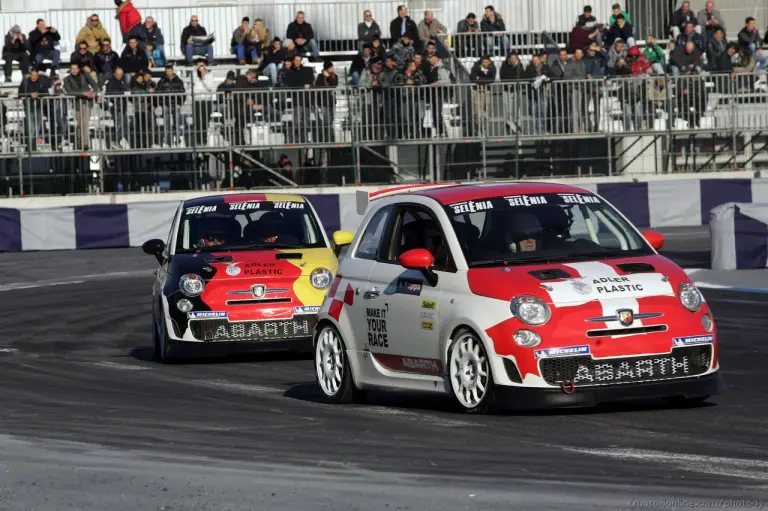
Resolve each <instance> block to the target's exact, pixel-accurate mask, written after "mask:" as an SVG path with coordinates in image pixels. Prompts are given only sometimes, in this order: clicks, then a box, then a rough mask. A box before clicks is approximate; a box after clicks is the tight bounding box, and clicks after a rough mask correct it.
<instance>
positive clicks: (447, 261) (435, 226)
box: [387, 207, 455, 271]
mask: <svg viewBox="0 0 768 511" xmlns="http://www.w3.org/2000/svg"><path fill="white" fill-rule="evenodd" d="M415 248H424V249H427V250H429V251H430V252H431V253H432V255H433V257H434V261H435V262H434V265H433V266H432V269H433V270H436V271H454V270H455V264H454V262H453V258H452V257H451V253H450V250H449V249H448V243H447V242H446V240H445V236H443V231H442V229H441V228H440V224H439V222H438V221H437V219H436V218H435V217H434V216H432V214H431V213H429V212H428V211H426V210H425V209H423V208H418V207H406V208H404V209H401V210H400V216H399V222H397V229H396V232H395V233H394V236H393V237H392V246H391V248H390V250H389V257H388V258H387V259H388V261H387V262H390V263H395V264H396V261H397V259H398V258H399V257H400V256H401V255H402V254H403V253H404V252H407V251H408V250H413V249H415Z"/></svg>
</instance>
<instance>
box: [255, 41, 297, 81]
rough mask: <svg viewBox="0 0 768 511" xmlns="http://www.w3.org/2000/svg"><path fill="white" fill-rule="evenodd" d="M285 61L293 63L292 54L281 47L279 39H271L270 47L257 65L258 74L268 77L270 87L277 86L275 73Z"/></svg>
mask: <svg viewBox="0 0 768 511" xmlns="http://www.w3.org/2000/svg"><path fill="white" fill-rule="evenodd" d="M286 60H290V61H291V62H292V61H293V52H292V51H290V50H289V49H288V48H284V47H283V43H282V41H280V38H279V37H275V38H274V39H272V46H270V47H269V48H268V49H267V50H266V51H265V52H264V57H263V58H262V60H261V64H259V73H262V74H264V75H266V76H268V77H269V82H270V84H271V85H272V86H275V85H277V72H278V71H279V70H280V68H281V67H282V66H283V62H285V61H286Z"/></svg>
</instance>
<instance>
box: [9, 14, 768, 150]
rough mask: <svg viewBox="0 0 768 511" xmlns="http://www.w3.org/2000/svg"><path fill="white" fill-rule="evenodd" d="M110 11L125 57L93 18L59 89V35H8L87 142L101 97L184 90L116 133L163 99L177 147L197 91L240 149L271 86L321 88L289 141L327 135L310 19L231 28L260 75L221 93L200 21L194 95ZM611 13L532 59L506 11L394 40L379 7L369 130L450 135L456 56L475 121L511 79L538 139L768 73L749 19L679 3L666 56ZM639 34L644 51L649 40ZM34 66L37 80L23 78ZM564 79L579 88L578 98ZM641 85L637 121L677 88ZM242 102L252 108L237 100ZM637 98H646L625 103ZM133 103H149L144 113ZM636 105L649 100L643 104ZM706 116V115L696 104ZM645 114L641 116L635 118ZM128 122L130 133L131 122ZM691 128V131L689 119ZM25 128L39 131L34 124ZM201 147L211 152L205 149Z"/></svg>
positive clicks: (358, 83) (300, 102)
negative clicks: (72, 101)
mask: <svg viewBox="0 0 768 511" xmlns="http://www.w3.org/2000/svg"><path fill="white" fill-rule="evenodd" d="M115 5H116V18H117V19H119V20H120V29H121V36H122V42H123V43H125V48H124V49H123V50H122V52H121V53H120V54H118V53H117V52H116V51H115V50H114V49H113V45H112V41H111V37H110V34H108V33H107V31H106V30H105V29H104V27H103V25H102V23H101V21H100V19H99V17H98V16H97V15H95V14H94V15H92V16H90V17H89V19H88V20H87V23H86V25H85V26H84V27H83V28H82V29H81V30H80V32H79V34H78V35H77V38H76V39H77V46H78V47H77V49H76V50H75V52H73V53H72V55H71V57H70V75H69V76H67V78H66V79H65V80H63V81H60V80H58V79H57V77H56V69H57V66H58V63H59V59H60V54H59V50H58V49H57V46H58V41H59V40H60V39H61V35H60V34H59V33H58V31H57V30H56V28H55V27H49V26H47V25H46V23H45V21H44V20H38V23H37V26H36V28H35V29H34V30H32V31H31V32H30V33H29V35H28V36H25V35H24V34H23V33H22V31H21V29H20V28H19V27H18V26H14V27H12V28H11V30H10V31H9V32H8V34H7V35H6V37H5V45H4V47H3V58H4V60H5V63H6V65H5V75H6V80H8V79H9V76H10V73H11V65H12V63H13V62H18V63H19V67H20V68H21V70H22V73H23V74H24V75H25V78H24V80H23V82H22V84H21V86H20V87H19V94H20V95H21V96H22V97H25V98H28V99H29V100H30V101H33V100H34V101H39V100H40V98H41V96H44V95H47V94H48V91H47V90H44V87H42V86H41V85H40V84H41V83H47V82H46V81H47V80H50V88H49V89H50V91H52V92H54V91H55V90H63V91H64V92H65V93H67V94H70V95H73V96H77V97H78V102H77V103H76V105H79V106H78V107H77V116H76V119H77V124H78V137H79V138H80V139H81V142H83V144H85V145H87V140H85V138H87V137H85V135H84V134H85V133H87V132H88V119H89V117H90V112H91V110H90V109H89V108H90V106H89V105H92V103H93V100H94V98H95V97H96V95H99V94H106V96H107V97H109V96H114V95H120V96H126V95H129V96H131V97H133V96H139V97H142V98H143V97H144V96H146V95H148V94H150V95H151V94H154V95H155V98H158V97H160V96H161V95H163V94H170V93H173V94H175V96H174V98H175V99H173V100H172V101H171V100H160V99H153V100H151V101H150V100H145V99H141V100H139V101H138V103H134V108H135V111H136V112H138V113H137V114H135V116H134V118H133V120H132V121H130V120H128V116H127V115H125V114H124V112H121V110H120V108H121V107H120V106H119V105H121V104H122V105H125V104H126V102H125V101H117V102H113V103H112V104H113V105H118V106H113V107H111V109H112V110H111V113H112V114H113V116H114V117H115V118H116V119H118V118H119V122H116V125H117V128H116V132H118V131H120V130H136V129H137V127H138V126H141V127H142V129H143V128H147V130H149V132H153V130H154V128H153V126H154V125H153V123H154V122H155V118H154V115H152V113H151V109H152V108H154V107H155V106H157V105H158V104H162V103H163V101H166V102H168V101H171V103H173V102H177V103H175V104H172V105H171V106H172V108H165V109H163V111H164V113H163V119H164V122H163V123H162V125H163V126H164V131H165V134H164V135H163V136H162V137H160V139H159V140H158V141H157V142H159V143H161V144H162V143H166V144H170V143H177V141H178V140H180V139H183V138H185V137H186V139H187V140H186V142H187V143H188V138H189V137H188V135H184V133H183V132H184V124H185V121H184V120H182V118H181V113H180V108H178V107H180V106H182V104H184V103H186V102H187V99H186V96H185V94H187V93H189V92H192V93H193V94H194V96H195V101H194V105H195V107H194V122H193V126H194V129H193V132H194V133H197V134H198V135H197V136H198V137H200V136H204V134H205V133H206V130H207V125H208V122H209V118H210V113H211V112H213V111H214V109H216V110H218V111H220V112H221V113H228V115H230V116H231V118H232V119H234V121H235V126H236V130H235V137H237V138H238V140H237V141H236V142H237V143H242V140H241V137H242V132H243V128H244V127H245V126H246V125H247V124H249V123H250V122H252V121H253V120H254V119H260V120H264V121H269V122H277V121H279V120H280V119H281V113H282V111H283V110H284V109H285V108H286V104H285V102H284V101H282V100H275V99H274V96H275V95H274V94H269V92H270V91H273V90H291V91H298V90H301V91H303V92H306V91H307V90H308V89H311V90H315V89H317V91H316V92H311V93H303V94H298V93H297V94H296V95H294V96H293V98H292V100H291V107H292V111H293V123H292V124H293V128H292V136H291V141H292V142H303V141H306V136H307V133H308V129H307V128H305V127H303V126H304V125H308V124H309V123H308V119H310V115H309V113H310V111H311V110H313V109H316V111H315V113H316V119H319V120H320V122H321V123H322V124H323V125H324V126H326V127H328V126H330V125H331V124H332V123H333V121H334V113H335V103H336V96H335V93H334V92H333V91H332V89H335V88H336V87H337V86H338V85H339V78H338V76H337V74H336V73H335V70H334V66H333V64H332V63H331V62H330V61H327V62H325V63H324V64H323V69H322V71H321V72H319V73H316V72H315V70H314V68H312V67H309V66H305V65H304V58H305V57H307V58H310V59H311V60H313V61H316V60H317V59H319V55H320V52H319V45H318V42H317V38H316V36H315V32H314V29H313V27H312V25H311V24H310V23H309V22H308V21H306V20H305V15H304V13H303V12H301V11H299V12H297V13H296V17H295V19H294V21H292V22H291V23H290V24H289V25H288V27H287V29H286V32H285V38H284V39H281V38H280V37H272V36H271V35H270V30H269V28H268V27H267V23H266V22H265V20H263V19H261V18H257V19H255V20H254V21H253V23H251V20H250V18H249V17H245V18H243V19H242V20H241V24H240V26H238V27H236V28H235V29H234V32H233V34H232V38H231V41H230V42H229V47H230V49H231V53H232V55H233V56H234V57H235V58H236V60H237V62H238V63H239V64H243V65H250V66H251V70H249V71H248V72H247V73H246V74H245V75H243V76H240V77H237V76H235V74H234V73H230V74H228V75H227V79H226V80H225V81H224V82H223V83H221V84H220V85H218V86H217V85H216V84H215V83H214V81H213V79H212V74H211V72H210V70H209V69H208V67H209V66H211V65H213V64H214V61H213V55H214V52H213V44H214V42H215V37H213V36H212V35H209V34H208V32H207V30H206V29H205V27H204V26H202V25H201V24H200V20H199V19H198V17H197V16H196V15H193V16H192V17H191V18H190V22H189V25H188V26H187V27H185V28H184V30H183V32H182V34H181V40H180V48H181V49H182V51H183V53H184V55H185V58H186V63H187V64H188V65H194V62H195V57H198V56H199V57H204V58H205V59H206V63H201V64H200V65H199V66H198V67H197V69H196V72H195V76H194V77H193V79H192V86H191V89H192V90H191V91H189V90H187V88H189V85H187V86H186V88H185V84H184V81H183V80H181V79H180V78H179V77H178V76H176V74H175V72H174V68H173V66H172V64H170V63H169V62H167V60H166V57H165V53H164V39H163V35H162V31H161V29H160V28H159V27H158V26H157V24H156V23H155V22H154V20H153V19H152V18H151V17H147V18H146V19H144V21H142V18H141V16H140V14H139V12H138V11H137V10H136V8H135V7H134V6H133V5H132V3H131V0H115ZM604 14H605V15H608V18H607V21H600V20H599V19H598V17H597V16H596V15H595V13H593V11H592V8H591V7H590V6H585V7H584V9H583V12H582V14H581V15H579V16H578V18H577V20H576V22H575V25H574V27H573V30H572V31H571V33H570V37H569V39H568V43H567V45H566V48H563V49H557V50H555V51H554V52H553V51H551V50H550V51H545V50H537V51H533V52H531V53H529V54H527V55H523V54H520V53H518V52H517V51H515V49H513V48H512V44H511V38H510V36H509V34H507V33H506V30H507V29H506V26H505V23H504V16H503V15H502V14H501V13H499V12H497V11H496V10H495V9H494V7H493V6H491V5H489V6H486V7H485V9H484V11H483V16H482V18H481V20H480V21H479V22H478V21H477V16H476V15H475V14H474V13H471V12H470V13H469V14H467V16H466V17H465V18H464V19H463V20H461V21H459V22H458V24H457V26H456V30H455V32H454V33H453V34H451V32H450V31H449V30H448V29H447V28H446V26H445V25H444V24H443V23H442V22H441V21H440V20H438V19H437V18H436V16H435V14H434V12H432V11H430V10H427V11H425V12H424V13H423V19H421V20H420V21H419V22H418V23H416V22H415V21H414V20H413V19H412V18H411V17H410V16H409V12H408V8H407V7H406V6H404V5H403V6H399V7H398V10H397V16H396V17H395V18H394V19H393V20H392V21H391V22H390V23H389V31H388V32H382V29H381V26H380V25H379V23H377V22H376V20H375V19H374V16H373V13H372V11H371V10H365V11H364V13H363V21H362V22H361V23H360V24H359V25H358V27H357V35H358V44H359V53H358V54H357V55H356V56H355V57H354V58H353V60H352V62H351V65H350V67H349V73H348V75H349V76H348V78H349V84H350V85H351V86H352V87H354V90H355V91H358V92H360V93H361V94H360V97H361V98H362V101H363V108H362V113H363V116H364V118H365V122H364V125H368V126H377V127H378V128H377V129H379V128H380V129H381V130H382V131H383V132H384V133H383V135H382V136H387V137H392V136H405V135H407V133H404V132H403V131H402V130H401V128H399V127H398V126H399V125H401V124H403V125H412V124H418V125H423V124H424V119H425V117H426V111H427V110H431V116H432V118H431V121H432V122H431V126H433V127H434V128H437V129H438V131H439V132H442V131H443V129H444V126H443V124H444V123H443V119H442V105H443V104H444V103H445V102H446V101H447V100H448V99H450V98H449V91H447V89H446V88H445V87H443V86H446V85H449V84H451V83H455V82H456V81H457V77H456V76H455V75H454V74H453V73H452V72H451V65H450V64H451V63H450V62H448V59H449V58H450V55H451V49H453V51H454V52H455V55H456V56H458V57H462V58H470V59H473V60H474V59H477V60H476V61H474V63H473V64H472V65H471V71H470V72H469V81H470V82H471V83H472V84H474V88H473V90H472V96H471V112H472V115H471V117H472V119H474V120H480V119H481V118H483V117H484V116H488V115H489V112H491V110H492V109H493V108H494V105H493V98H492V97H491V96H492V95H491V94H490V93H489V90H490V88H489V86H490V85H491V84H494V83H496V82H500V81H501V82H506V83H510V84H515V85H514V87H515V89H514V90H515V93H514V94H513V96H512V97H511V99H509V101H510V102H511V103H512V105H513V106H512V107H511V108H510V107H509V105H504V106H503V107H502V108H501V110H503V111H504V112H507V111H512V112H514V113H513V115H515V116H516V115H530V116H531V117H532V118H533V122H534V130H535V132H537V133H542V134H544V133H548V132H550V131H552V130H553V129H555V128H554V126H553V124H554V123H555V122H560V123H564V124H565V125H567V126H568V127H567V128H560V129H565V130H571V129H573V130H574V131H584V130H597V129H599V126H598V121H597V119H598V116H599V113H598V110H599V104H600V100H599V98H600V94H601V93H602V92H601V91H602V85H603V84H604V83H605V80H606V79H621V78H625V77H637V76H642V77H648V78H653V77H657V78H659V77H663V76H666V75H669V76H672V77H681V76H690V75H705V74H708V73H709V74H722V75H729V76H731V77H735V76H736V75H738V74H743V73H749V72H752V71H754V70H756V69H757V70H763V69H765V67H766V66H768V56H765V55H763V52H762V46H763V44H766V43H768V36H766V39H763V38H761V37H760V33H759V30H758V27H757V25H756V21H755V19H753V18H747V20H746V21H745V26H744V28H743V29H742V30H741V31H740V32H739V33H738V37H737V38H736V39H735V40H732V41H728V40H727V39H726V37H725V26H724V20H723V17H722V15H721V14H720V12H719V11H718V10H717V9H716V8H715V4H714V2H713V1H709V2H707V3H706V6H705V7H704V8H703V9H702V10H701V11H699V12H698V13H694V12H693V11H692V10H691V8H690V2H689V1H687V0H685V1H683V2H682V3H681V5H680V8H679V9H678V10H676V11H675V12H674V13H673V15H672V18H671V26H670V27H669V30H668V33H667V34H665V35H664V36H663V37H665V38H666V37H668V38H669V41H670V45H669V46H668V48H670V51H669V52H668V53H665V52H664V51H663V50H662V47H661V46H660V45H659V44H658V43H657V41H656V39H655V38H654V36H653V34H636V33H635V29H634V27H633V24H632V17H631V13H629V12H627V11H626V10H625V9H624V8H623V7H622V6H621V5H620V4H618V3H617V4H614V5H613V6H612V12H611V13H604ZM385 26H386V25H385ZM643 35H645V37H644V44H640V42H642V41H643ZM498 53H501V54H502V55H504V56H505V58H504V59H503V61H502V62H501V63H500V66H499V68H500V69H498V71H497V64H496V63H494V60H493V59H492V58H491V56H492V55H496V54H498ZM667 55H668V56H667ZM46 60H48V61H50V62H51V63H52V68H51V76H50V79H49V78H48V77H45V75H41V74H40V72H39V71H40V69H41V68H42V67H43V63H44V61H46ZM30 67H31V69H32V71H31V72H29V71H28V70H29V68H30ZM152 67H165V69H166V72H165V76H163V77H162V78H160V80H159V81H157V82H155V81H154V80H153V79H152V76H151V73H150V72H149V69H150V68H152ZM260 77H262V78H263V79H260ZM569 80H579V81H581V82H582V83H581V84H580V85H579V86H578V87H575V88H573V89H569V87H570V85H568V83H567V81H569ZM637 83H638V84H639V85H638V84H633V85H620V89H621V92H620V95H619V97H620V98H621V99H622V102H623V103H625V104H626V105H629V106H628V107H627V108H628V111H629V112H630V114H628V115H630V117H631V116H637V117H638V118H640V117H643V115H645V113H646V109H647V104H648V103H652V101H653V98H655V97H666V91H663V90H659V89H660V88H661V89H663V87H664V84H665V83H668V82H666V81H665V80H649V81H648V83H640V82H637ZM691 83H693V82H692V81H690V80H687V81H686V80H681V81H680V85H679V86H677V85H676V87H678V89H677V90H676V93H677V96H679V97H684V98H687V99H690V98H692V97H695V98H696V100H695V101H696V103H697V105H698V104H699V103H700V102H701V97H703V94H704V92H703V91H704V88H703V86H701V87H699V86H698V85H696V86H695V87H694V86H691ZM420 85H429V86H431V89H432V90H431V91H426V92H423V91H422V92H418V93H417V92H408V91H407V90H405V89H403V88H404V87H409V86H420ZM41 87H42V88H41ZM56 87H59V89H56ZM505 90H512V89H505ZM237 91H243V94H234V95H233V94H232V93H233V92H237ZM233 97H234V98H244V99H243V101H239V100H238V101H237V102H233V101H234V100H233V99H232V98H233ZM636 97H639V98H640V99H632V100H628V99H627V98H636ZM215 100H216V101H215ZM142 101H145V102H146V105H147V106H146V108H144V106H141V105H144V103H142ZM136 104H139V105H140V106H139V107H138V108H136ZM638 104H641V105H640V106H639V107H638ZM643 105H645V106H643ZM590 106H591V111H592V112H594V114H595V115H594V118H593V119H592V121H585V120H584V119H583V118H584V117H586V113H587V112H588V111H590ZM697 108H699V110H700V105H699V107H697ZM638 109H639V110H640V111H642V115H641V114H636V113H633V112H636V111H637V110H638ZM694 110H695V108H694ZM555 118H557V120H555ZM131 122H132V123H133V126H129V124H130V123H131ZM691 122H695V120H694V116H692V117H691ZM30 123H31V124H32V125H35V126H36V123H37V120H35V119H33V120H31V121H30ZM630 124H632V125H634V126H635V127H636V128H640V127H641V126H642V125H645V124H646V123H645V117H643V121H642V122H639V121H638V122H631V123H630ZM83 126H85V128H83ZM168 126H174V128H173V129H174V130H175V131H171V130H169V129H168ZM83 130H84V131H83ZM332 132H333V130H331V129H329V128H328V129H324V130H322V133H323V134H324V135H323V136H321V137H320V139H323V138H325V137H332V136H333V135H332ZM116 137H117V138H116V139H115V141H118V140H120V136H119V133H117V135H116ZM123 138H124V137H123ZM142 140H143V141H142V142H141V144H143V145H146V144H149V143H151V142H152V138H151V137H146V138H143V139H142ZM315 140H317V138H315ZM321 141H323V140H321ZM198 142H199V143H204V140H203V139H200V140H199V141H198Z"/></svg>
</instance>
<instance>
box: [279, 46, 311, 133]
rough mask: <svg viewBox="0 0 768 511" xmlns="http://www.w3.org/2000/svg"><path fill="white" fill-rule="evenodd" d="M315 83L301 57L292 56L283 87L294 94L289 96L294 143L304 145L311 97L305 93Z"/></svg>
mask: <svg viewBox="0 0 768 511" xmlns="http://www.w3.org/2000/svg"><path fill="white" fill-rule="evenodd" d="M314 82H315V73H314V71H313V70H312V68H311V67H306V66H304V64H303V61H302V57H301V55H294V56H293V67H292V68H291V70H290V71H289V72H288V74H287V75H286V77H285V86H286V87H287V88H289V89H293V90H294V91H295V92H294V93H293V94H292V95H291V102H292V103H293V140H294V143H304V142H306V137H307V128H309V126H310V124H311V123H310V119H309V111H310V108H311V96H310V94H309V93H308V92H307V91H306V89H309V88H311V87H312V85H313V84H314Z"/></svg>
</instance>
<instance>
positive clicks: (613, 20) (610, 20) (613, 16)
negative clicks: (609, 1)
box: [608, 4, 632, 25]
mask: <svg viewBox="0 0 768 511" xmlns="http://www.w3.org/2000/svg"><path fill="white" fill-rule="evenodd" d="M611 9H612V10H613V14H611V17H610V18H608V25H615V24H616V20H617V19H618V18H619V14H621V15H622V16H624V19H625V20H626V21H627V23H629V24H630V25H631V24H632V18H630V17H629V13H628V12H627V11H625V10H623V9H622V8H621V4H613V7H612V8H611Z"/></svg>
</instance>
